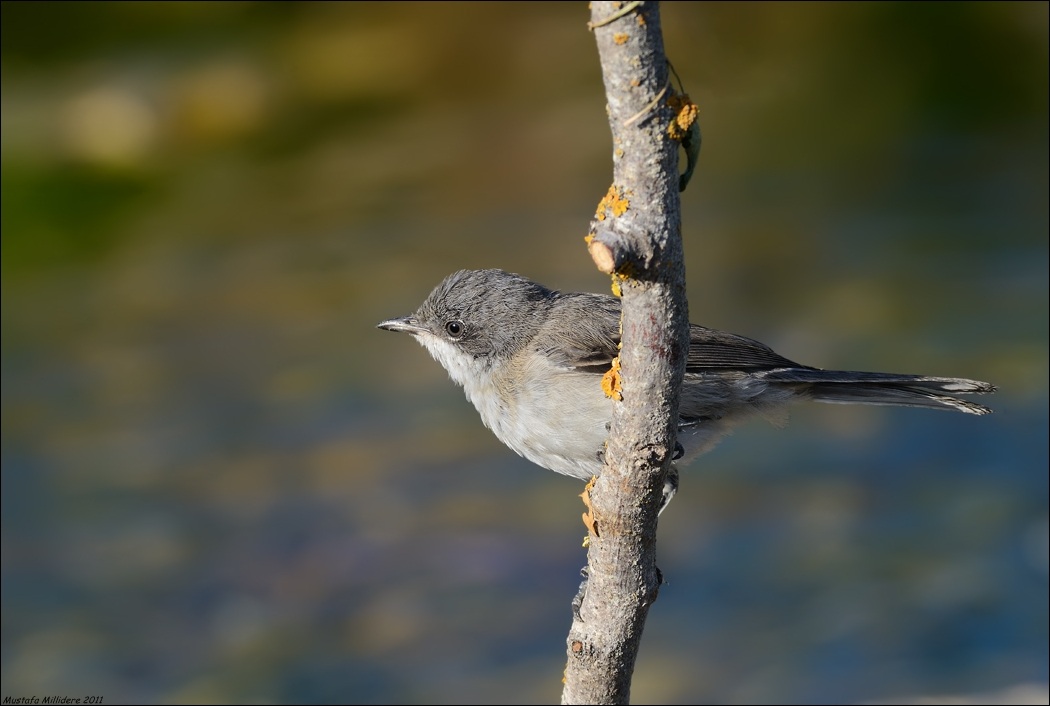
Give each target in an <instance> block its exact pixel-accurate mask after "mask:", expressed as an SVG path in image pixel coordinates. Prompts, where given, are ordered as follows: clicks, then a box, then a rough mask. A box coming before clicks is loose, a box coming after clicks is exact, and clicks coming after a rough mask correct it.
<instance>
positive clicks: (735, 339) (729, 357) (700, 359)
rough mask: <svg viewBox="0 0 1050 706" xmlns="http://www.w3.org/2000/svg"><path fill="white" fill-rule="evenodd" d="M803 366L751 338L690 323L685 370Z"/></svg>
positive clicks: (803, 366)
mask: <svg viewBox="0 0 1050 706" xmlns="http://www.w3.org/2000/svg"><path fill="white" fill-rule="evenodd" d="M806 367H808V366H805V365H799V364H798V363H796V362H794V361H792V360H788V359H787V358H785V357H784V356H782V355H779V354H778V353H776V352H775V351H774V350H773V349H772V348H770V347H769V346H767V345H766V344H764V343H759V342H758V341H756V340H754V339H751V338H746V337H745V336H738V335H736V334H735V333H726V332H725V331H719V330H717V329H713V328H707V327H706V326H699V325H697V324H690V326H689V360H688V362H687V363H686V372H691V373H702V372H704V371H708V370H748V369H752V370H754V369H758V370H766V369H770V368H806Z"/></svg>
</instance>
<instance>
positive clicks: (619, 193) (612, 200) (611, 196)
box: [594, 184, 631, 221]
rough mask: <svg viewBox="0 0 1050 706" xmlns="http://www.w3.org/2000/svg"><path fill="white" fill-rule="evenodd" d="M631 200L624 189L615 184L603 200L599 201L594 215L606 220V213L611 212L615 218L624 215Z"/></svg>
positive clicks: (600, 219)
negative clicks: (627, 197) (625, 194)
mask: <svg viewBox="0 0 1050 706" xmlns="http://www.w3.org/2000/svg"><path fill="white" fill-rule="evenodd" d="M630 205H631V202H630V201H628V200H627V199H626V198H625V197H624V193H623V190H622V189H620V188H619V187H617V186H616V184H613V185H612V186H610V187H609V191H608V192H607V193H606V194H605V196H603V197H602V200H601V201H599V202H598V210H597V211H595V212H594V217H595V218H597V219H598V220H599V221H604V220H605V218H606V213H611V214H612V216H613V218H615V217H617V216H622V215H623V214H625V213H627V209H628V208H629V207H630Z"/></svg>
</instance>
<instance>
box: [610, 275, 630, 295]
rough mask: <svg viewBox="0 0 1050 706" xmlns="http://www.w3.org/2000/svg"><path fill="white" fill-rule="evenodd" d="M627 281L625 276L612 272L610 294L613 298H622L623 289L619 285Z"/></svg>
mask: <svg viewBox="0 0 1050 706" xmlns="http://www.w3.org/2000/svg"><path fill="white" fill-rule="evenodd" d="M626 280H627V275H623V274H620V273H619V272H613V274H612V293H613V296H615V297H622V296H623V287H622V286H621V285H620V283H621V282H625V281H626Z"/></svg>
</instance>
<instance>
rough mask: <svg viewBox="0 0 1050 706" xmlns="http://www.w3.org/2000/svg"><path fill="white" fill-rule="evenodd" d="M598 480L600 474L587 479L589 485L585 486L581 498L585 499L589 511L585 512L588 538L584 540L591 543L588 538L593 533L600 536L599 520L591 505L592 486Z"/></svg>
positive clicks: (584, 521) (584, 502) (584, 520)
mask: <svg viewBox="0 0 1050 706" xmlns="http://www.w3.org/2000/svg"><path fill="white" fill-rule="evenodd" d="M596 480H598V476H591V479H590V480H589V481H587V485H585V486H584V487H583V492H582V493H580V499H582V500H583V504H584V506H586V508H587V512H585V513H583V524H584V526H585V527H586V528H587V532H588V535H587V538H586V539H585V540H584V542H586V543H588V544H589V543H590V542H589V541H588V540H589V539H590V537H591V535H592V534H593V535H594V536H595V537H597V536H598V521H597V519H596V518H595V516H594V506H593V505H591V488H593V487H594V482H595V481H596Z"/></svg>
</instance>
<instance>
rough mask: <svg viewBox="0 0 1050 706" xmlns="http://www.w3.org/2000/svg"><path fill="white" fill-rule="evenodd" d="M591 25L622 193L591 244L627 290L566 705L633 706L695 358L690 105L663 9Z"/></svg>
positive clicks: (601, 10)
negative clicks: (681, 90) (671, 58)
mask: <svg viewBox="0 0 1050 706" xmlns="http://www.w3.org/2000/svg"><path fill="white" fill-rule="evenodd" d="M590 27H591V28H592V29H593V31H594V36H595V40H596V41H597V44H598V53H599V57H600V60H601V65H602V74H603V78H604V83H605V92H606V97H607V101H608V114H609V124H610V127H611V128H612V139H613V185H612V186H611V187H610V189H609V193H608V194H607V195H606V197H605V198H604V199H602V202H601V203H600V204H599V207H598V213H597V214H596V217H595V221H594V223H593V227H592V232H591V235H590V236H588V248H589V250H590V252H591V256H592V258H593V259H594V261H595V264H597V265H598V268H599V269H601V270H602V271H604V272H606V273H608V274H610V275H611V276H612V278H613V287H614V291H615V290H619V292H622V298H623V320H622V335H621V342H622V348H621V352H620V359H619V360H620V370H619V373H618V374H619V380H615V379H614V380H612V383H611V384H609V385H608V386H607V387H608V389H609V390H610V392H612V394H613V395H617V396H618V397H619V398H620V400H621V401H620V403H619V404H616V405H614V406H615V411H614V413H613V420H612V426H611V430H610V435H609V439H608V443H607V447H606V455H605V463H606V465H605V468H604V469H603V471H602V475H601V477H600V478H599V479H598V481H597V482H596V484H595V485H594V489H593V491H592V492H591V495H590V500H589V503H590V508H591V511H590V513H589V517H588V520H589V522H588V528H589V529H590V531H591V534H590V549H589V551H588V574H589V578H588V585H587V588H586V593H585V595H584V598H583V602H582V604H581V605H580V611H579V615H578V616H577V617H576V619H575V620H574V621H573V625H572V628H571V630H570V632H569V637H568V666H567V668H566V672H565V688H564V691H563V693H562V703H570V704H578V703H608V704H623V703H628V702H629V699H630V685H631V676H632V673H633V671H634V663H635V658H636V656H637V653H638V646H639V644H640V641H641V634H642V629H643V627H644V624H645V618H646V616H647V614H648V609H649V606H650V605H651V604H652V602H653V601H654V600H655V599H656V596H657V593H658V591H659V586H660V578H659V572H658V571H657V569H656V563H655V554H656V525H657V514H658V509H659V506H660V500H661V497H662V491H663V486H664V481H665V478H666V475H667V473H668V470H669V468H670V464H671V459H672V455H673V450H674V447H675V436H676V431H677V420H678V390H679V387H680V385H681V381H682V377H683V374H684V371H685V362H686V353H687V350H688V328H689V324H688V321H689V318H688V311H687V303H686V295H685V268H684V265H683V262H682V242H681V215H680V208H679V197H678V185H679V177H678V147H679V143H678V142H677V141H676V140H678V139H681V138H680V137H677V138H676V137H674V134H675V133H674V130H673V129H672V130H671V131H670V132H669V127H671V126H672V124H673V123H674V122H675V118H676V116H677V114H678V111H677V110H676V108H675V106H677V105H679V103H678V101H677V96H676V95H675V92H674V89H673V88H672V87H671V83H670V80H669V68H668V64H667V59H666V57H665V55H664V49H663V38H662V36H661V30H660V14H659V6H658V4H657V3H655V2H644V3H642V2H629V3H623V2H593V3H592V7H591V23H590ZM616 374H617V373H616V368H615V366H614V371H613V373H612V375H613V376H615V375H616ZM617 385H618V386H617ZM617 390H618V392H617ZM591 520H592V521H591Z"/></svg>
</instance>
